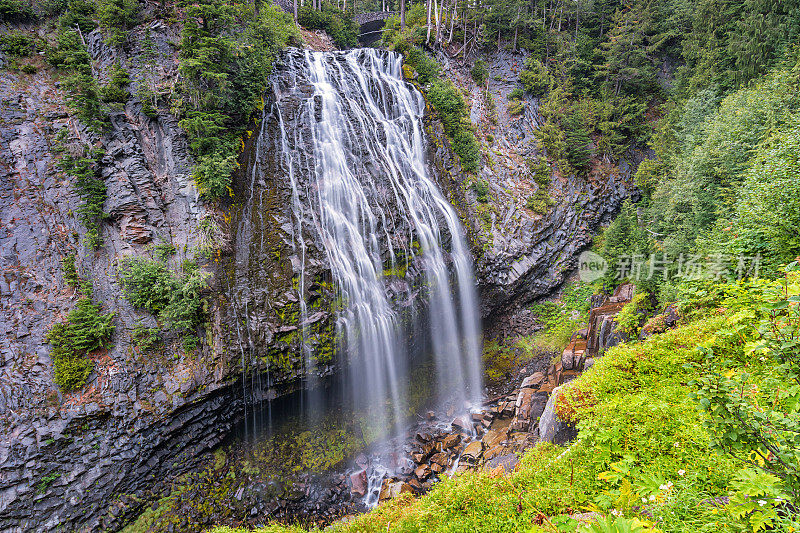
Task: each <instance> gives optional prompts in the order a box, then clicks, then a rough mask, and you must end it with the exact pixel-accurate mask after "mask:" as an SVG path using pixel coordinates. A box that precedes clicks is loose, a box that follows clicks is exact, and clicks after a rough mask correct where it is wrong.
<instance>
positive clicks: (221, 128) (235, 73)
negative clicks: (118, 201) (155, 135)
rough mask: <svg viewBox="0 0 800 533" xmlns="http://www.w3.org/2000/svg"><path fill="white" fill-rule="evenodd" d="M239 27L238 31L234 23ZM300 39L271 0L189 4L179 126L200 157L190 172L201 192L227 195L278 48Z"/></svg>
mask: <svg viewBox="0 0 800 533" xmlns="http://www.w3.org/2000/svg"><path fill="white" fill-rule="evenodd" d="M234 27H237V28H239V29H240V31H238V32H232V31H231V29H232V28H234ZM298 39H299V36H298V30H297V28H296V26H295V25H294V23H293V22H292V20H291V16H290V15H289V14H288V13H285V12H284V11H283V10H281V9H280V8H279V7H277V6H275V5H273V4H264V5H262V6H261V7H260V9H259V12H258V16H256V15H255V14H254V12H253V10H252V5H250V4H237V5H231V4H228V3H227V2H223V1H222V0H203V1H201V2H198V3H195V4H191V5H190V6H188V7H187V8H186V21H185V24H184V26H183V30H182V33H181V51H180V65H179V69H180V72H181V75H182V76H183V84H182V87H181V91H182V93H183V95H184V99H183V102H182V109H183V111H184V116H183V118H182V120H181V121H180V125H181V127H182V128H183V129H184V130H185V131H186V133H187V135H188V136H189V141H190V147H191V149H192V152H193V154H194V155H195V157H196V159H197V163H196V165H195V167H194V169H193V176H194V178H195V181H196V182H197V186H198V189H199V190H200V192H201V194H203V196H205V197H206V198H208V199H218V198H221V197H223V196H224V195H226V194H228V192H229V188H230V182H231V174H232V173H233V171H234V170H235V169H236V168H237V166H238V163H237V161H236V159H237V156H238V151H239V149H240V146H241V144H242V141H241V135H242V133H243V131H242V125H246V124H248V123H249V120H250V118H251V116H252V114H253V113H254V112H255V111H256V110H257V109H259V107H260V105H261V95H262V94H263V91H264V89H265V88H266V84H267V80H268V74H269V71H270V69H271V68H272V61H273V60H274V57H275V54H276V53H277V52H278V51H280V50H281V49H283V48H284V47H285V46H286V45H287V44H288V43H289V42H293V41H297V40H298Z"/></svg>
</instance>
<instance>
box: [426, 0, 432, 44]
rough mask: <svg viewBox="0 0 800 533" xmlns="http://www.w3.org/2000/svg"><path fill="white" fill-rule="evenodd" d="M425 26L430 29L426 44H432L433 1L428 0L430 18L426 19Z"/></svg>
mask: <svg viewBox="0 0 800 533" xmlns="http://www.w3.org/2000/svg"><path fill="white" fill-rule="evenodd" d="M425 26H426V27H427V28H428V34H427V35H426V36H425V44H428V43H430V42H431V0H428V16H427V18H426V19H425Z"/></svg>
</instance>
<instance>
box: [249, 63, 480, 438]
mask: <svg viewBox="0 0 800 533" xmlns="http://www.w3.org/2000/svg"><path fill="white" fill-rule="evenodd" d="M283 61H284V64H283V66H282V68H283V69H284V73H283V74H284V75H283V76H282V79H281V80H280V82H276V84H275V86H274V88H273V100H272V101H271V102H270V104H269V106H268V107H267V108H266V109H265V112H264V121H263V126H262V129H261V133H260V136H259V138H258V140H257V146H256V150H255V155H256V160H255V162H254V163H253V166H252V168H251V182H252V184H251V187H255V186H256V184H258V183H262V184H263V183H264V176H266V175H267V174H269V177H270V179H271V180H272V181H273V182H275V183H281V184H283V186H284V187H286V186H287V185H288V187H287V189H288V191H289V194H288V195H287V196H288V197H287V198H286V200H287V201H288V202H291V220H292V223H291V224H284V225H283V227H282V229H283V231H284V233H286V234H290V235H291V248H292V251H293V256H292V268H293V272H294V275H295V283H296V290H297V294H298V296H299V318H298V324H299V327H298V331H299V333H300V335H301V336H302V337H303V338H304V339H305V337H306V330H307V327H306V325H307V324H308V323H309V322H310V321H311V318H310V317H309V316H308V313H309V311H308V309H309V308H308V305H307V302H306V300H307V298H308V294H309V287H310V286H311V285H312V284H313V283H314V282H313V281H311V280H310V279H309V278H310V276H308V275H307V272H306V269H307V267H308V264H309V262H312V263H313V262H314V261H317V262H322V263H324V265H325V267H326V268H327V269H329V270H330V274H331V277H332V281H333V284H334V286H335V289H336V293H337V305H336V310H337V312H336V329H337V337H338V338H339V349H338V354H337V363H338V364H339V365H340V366H341V370H342V372H340V374H341V375H343V376H344V377H345V379H346V380H347V382H346V386H345V387H344V389H345V390H347V391H349V394H348V396H349V397H350V398H352V399H354V400H355V401H356V402H357V405H356V409H357V410H358V409H360V410H366V411H368V412H369V413H370V416H369V421H370V422H371V424H372V425H374V426H377V427H378V428H383V429H388V430H390V431H391V430H396V429H400V428H401V427H402V424H403V422H404V420H405V419H406V417H407V415H408V414H409V407H410V400H409V397H410V396H412V394H410V391H409V388H410V385H409V382H410V379H411V375H412V366H414V365H412V361H415V360H418V359H424V358H425V355H427V354H431V355H432V358H431V359H432V361H433V364H432V367H431V372H429V373H428V374H429V375H428V376H425V377H432V376H433V375H434V374H435V378H433V379H432V380H433V381H435V383H432V384H431V385H432V388H433V394H434V396H435V399H436V400H438V401H440V402H441V401H452V402H455V403H456V404H457V405H458V407H459V408H463V407H464V405H465V404H467V403H470V402H472V403H474V402H476V401H477V400H478V399H479V398H480V394H481V368H480V353H479V346H478V343H479V327H478V316H477V309H478V307H477V303H476V297H475V290H474V279H473V275H472V270H471V258H470V256H469V253H468V250H467V247H466V244H465V240H464V235H463V231H462V228H461V226H460V224H459V221H458V217H457V216H456V213H455V211H454V210H453V208H452V207H451V206H450V204H449V203H448V202H447V201H446V199H445V198H444V196H443V195H442V193H441V192H440V191H439V189H438V188H437V186H436V184H435V183H434V181H433V180H432V179H431V176H430V174H429V170H428V166H427V163H426V141H425V136H424V129H423V121H422V119H423V114H424V111H425V101H424V99H423V97H422V95H421V94H420V93H419V92H417V91H416V90H415V89H414V88H413V87H412V86H411V85H409V84H408V83H406V82H405V81H404V80H403V79H402V74H401V66H402V63H401V56H399V55H398V54H395V53H392V52H383V51H377V50H373V49H359V50H352V51H348V52H312V51H301V50H291V51H289V52H287V53H286V54H285V56H284V59H283ZM287 72H288V73H289V75H288V76H287V75H286V74H287ZM251 203H252V201H251ZM257 205H258V204H256V207H257ZM249 209H251V210H252V208H249ZM257 216H258V214H257V213H255V212H249V213H247V214H246V216H245V217H244V220H246V221H250V223H253V220H255V219H256V218H257ZM260 224H262V225H263V224H264V222H263V221H262V222H260ZM262 248H263V243H262ZM314 250H317V251H319V252H320V254H319V256H320V257H319V259H317V260H315V259H311V255H313V253H312V252H313V251H314ZM249 260H250V261H252V259H249ZM259 268H262V267H259ZM302 344H303V354H302V355H303V361H304V365H305V374H306V376H314V375H315V368H314V367H315V365H316V361H315V354H314V353H313V352H314V351H313V349H311V348H310V347H309V345H308V344H307V343H306V342H305V341H304V342H303V343H302ZM424 368H428V367H424ZM307 379H310V378H307ZM306 388H308V389H313V388H314V387H313V386H307V387H306ZM415 395H416V392H415V393H414V396H415Z"/></svg>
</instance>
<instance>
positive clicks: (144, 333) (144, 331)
mask: <svg viewBox="0 0 800 533" xmlns="http://www.w3.org/2000/svg"><path fill="white" fill-rule="evenodd" d="M131 339H132V340H133V342H134V344H135V345H136V347H137V348H139V350H140V351H142V352H147V351H150V349H151V348H154V347H155V346H157V345H158V344H160V343H161V342H162V339H161V334H160V333H159V331H158V328H148V327H147V326H145V325H143V324H142V323H140V322H137V323H136V324H134V326H133V333H132V334H131Z"/></svg>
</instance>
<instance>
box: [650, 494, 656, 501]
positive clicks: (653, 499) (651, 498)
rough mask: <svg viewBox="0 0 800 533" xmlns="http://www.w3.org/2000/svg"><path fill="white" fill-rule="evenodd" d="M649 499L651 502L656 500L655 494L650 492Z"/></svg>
mask: <svg viewBox="0 0 800 533" xmlns="http://www.w3.org/2000/svg"><path fill="white" fill-rule="evenodd" d="M650 501H651V502H654V501H656V497H655V495H654V494H651V495H650Z"/></svg>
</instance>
